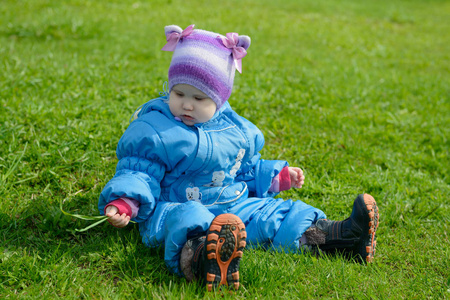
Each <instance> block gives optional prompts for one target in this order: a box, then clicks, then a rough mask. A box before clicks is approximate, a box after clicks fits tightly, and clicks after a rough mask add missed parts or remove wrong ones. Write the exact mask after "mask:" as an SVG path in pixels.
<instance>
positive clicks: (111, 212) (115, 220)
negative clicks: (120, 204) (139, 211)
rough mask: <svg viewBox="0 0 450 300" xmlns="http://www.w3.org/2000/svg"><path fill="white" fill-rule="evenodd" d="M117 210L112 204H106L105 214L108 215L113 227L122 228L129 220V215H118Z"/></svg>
mask: <svg viewBox="0 0 450 300" xmlns="http://www.w3.org/2000/svg"><path fill="white" fill-rule="evenodd" d="M118 211H119V210H118V209H117V207H115V206H114V205H111V206H108V207H107V208H106V216H107V217H108V222H109V223H111V225H112V226H114V227H119V228H123V227H125V226H127V225H128V223H129V222H130V219H131V218H130V217H129V216H127V214H125V213H124V214H122V215H119V214H118V213H117V212H118Z"/></svg>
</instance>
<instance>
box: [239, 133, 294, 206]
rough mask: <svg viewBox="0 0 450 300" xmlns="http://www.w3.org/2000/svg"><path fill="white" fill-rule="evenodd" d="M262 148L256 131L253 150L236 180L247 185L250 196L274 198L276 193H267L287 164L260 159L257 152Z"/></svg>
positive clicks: (281, 161) (261, 140) (260, 134)
mask: <svg viewBox="0 0 450 300" xmlns="http://www.w3.org/2000/svg"><path fill="white" fill-rule="evenodd" d="M263 146H264V136H263V134H262V133H261V132H260V131H259V130H258V133H257V134H256V137H255V139H254V147H252V148H253V149H254V150H253V151H252V152H253V153H251V154H250V155H251V158H250V159H249V161H247V162H246V163H244V164H243V166H241V168H240V170H239V172H238V173H237V176H236V180H238V181H245V182H246V183H247V186H248V189H249V192H250V196H251V197H258V198H265V197H274V196H276V195H277V194H278V193H277V192H269V189H270V186H271V185H272V179H273V178H274V177H276V176H277V175H278V174H279V173H280V171H281V170H282V169H283V168H284V167H286V166H288V163H287V162H286V161H283V160H264V159H261V154H260V153H259V151H261V150H262V148H263Z"/></svg>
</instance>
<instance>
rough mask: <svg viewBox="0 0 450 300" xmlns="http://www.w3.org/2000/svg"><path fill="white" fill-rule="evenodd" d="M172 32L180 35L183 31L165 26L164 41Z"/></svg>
mask: <svg viewBox="0 0 450 300" xmlns="http://www.w3.org/2000/svg"><path fill="white" fill-rule="evenodd" d="M174 32H177V33H180V34H181V33H182V32H183V29H181V27H180V26H177V25H167V26H166V27H164V33H165V34H166V39H167V38H169V35H170V34H171V33H174Z"/></svg>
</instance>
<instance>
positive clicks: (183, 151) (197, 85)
mask: <svg viewBox="0 0 450 300" xmlns="http://www.w3.org/2000/svg"><path fill="white" fill-rule="evenodd" d="M165 34H166V38H167V44H166V45H165V46H164V48H163V49H162V50H165V51H174V54H173V57H172V61H171V64H170V67H169V86H168V89H169V90H168V93H166V94H165V95H164V96H162V97H159V98H157V99H154V100H151V101H149V102H147V103H146V104H144V105H143V106H142V108H141V109H140V111H138V113H137V115H136V116H137V119H135V120H134V121H133V122H132V123H131V124H130V126H129V127H128V128H127V130H126V131H125V133H124V134H123V136H122V138H121V139H120V141H119V144H118V146H117V157H118V159H119V162H118V164H117V169H116V174H115V176H114V177H113V178H112V179H111V180H110V181H109V182H108V184H107V185H106V186H105V188H104V189H103V191H102V192H101V195H100V199H99V205H98V206H99V210H100V212H101V213H102V214H106V216H108V217H109V222H110V223H111V224H112V225H113V226H116V227H124V226H126V225H127V224H128V222H129V221H130V220H133V221H136V222H137V223H139V230H140V233H141V236H142V241H143V242H144V244H146V245H147V246H149V247H158V246H161V245H164V251H165V252H164V258H165V262H166V265H167V266H168V268H169V269H170V271H172V272H174V273H176V274H178V275H180V276H185V277H186V279H187V280H188V281H191V280H194V279H200V280H202V282H204V284H205V285H206V287H207V290H209V291H211V290H213V289H215V288H217V287H221V286H228V287H230V288H232V289H238V288H239V262H240V260H241V258H242V255H243V250H244V248H245V247H246V245H249V246H251V245H260V246H262V247H264V248H266V249H274V250H276V251H292V252H303V251H306V250H308V249H313V248H319V249H321V250H323V251H336V250H340V251H341V252H343V253H344V254H345V255H349V256H351V257H355V258H356V259H358V260H360V261H361V262H370V261H372V258H373V255H374V253H375V244H376V241H375V232H376V229H377V226H378V222H379V219H378V210H377V206H376V203H375V200H374V199H373V197H372V196H370V195H368V194H361V195H358V196H357V197H356V200H355V202H354V204H353V211H352V213H351V215H350V217H349V218H347V219H346V220H344V221H339V222H336V221H330V220H327V219H325V218H326V216H325V214H324V213H323V212H322V211H321V210H319V209H317V208H314V207H312V206H310V205H308V204H306V203H304V202H302V201H300V200H297V201H292V200H287V201H286V200H282V199H275V198H274V197H275V196H276V195H277V194H278V193H279V192H281V191H284V190H288V189H290V188H301V187H302V185H303V183H304V180H305V176H304V174H303V171H302V170H301V169H300V168H297V167H290V166H288V163H287V162H286V161H281V160H264V159H261V155H260V154H259V151H260V150H261V149H262V147H263V145H264V137H263V135H262V133H261V131H260V130H259V129H258V128H257V127H256V126H255V125H254V124H252V123H251V122H249V121H248V120H246V119H245V118H243V117H241V116H239V115H238V114H237V113H236V112H234V111H233V110H232V108H231V107H230V105H229V104H228V102H227V100H228V98H229V97H230V94H231V91H232V88H233V81H234V75H235V70H238V71H239V72H241V71H242V70H241V69H242V66H241V61H242V58H244V57H245V56H246V54H247V50H248V48H249V47H250V38H249V37H248V36H244V35H238V34H237V33H227V34H226V35H225V36H223V35H220V34H217V33H214V32H209V31H204V30H198V29H194V25H191V26H188V27H187V28H186V29H185V30H182V29H181V28H180V27H178V26H175V25H172V26H166V27H165Z"/></svg>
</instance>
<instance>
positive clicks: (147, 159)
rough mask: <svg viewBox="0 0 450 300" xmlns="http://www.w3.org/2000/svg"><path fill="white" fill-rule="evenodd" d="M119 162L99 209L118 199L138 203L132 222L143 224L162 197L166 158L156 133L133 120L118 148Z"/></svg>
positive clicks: (101, 199) (138, 121)
mask: <svg viewBox="0 0 450 300" xmlns="http://www.w3.org/2000/svg"><path fill="white" fill-rule="evenodd" d="M117 157H118V159H119V162H118V164H117V168H116V174H115V175H114V177H113V178H112V179H111V180H110V181H109V182H108V183H107V184H106V186H105V188H104V189H103V191H102V192H101V194H100V199H99V203H98V208H99V211H100V213H101V214H104V208H105V206H106V205H107V204H108V203H110V202H111V201H113V200H116V199H119V198H124V197H125V198H130V199H134V200H136V201H138V202H139V211H138V214H137V216H136V217H135V218H133V221H136V222H143V221H145V220H146V219H147V218H148V217H149V216H150V215H151V214H152V212H153V210H154V208H155V204H156V203H155V202H156V199H158V198H159V195H160V193H161V186H160V183H161V180H162V179H163V177H164V174H165V170H166V168H167V163H168V156H167V153H166V150H165V147H164V145H163V143H162V141H161V138H160V137H159V135H158V133H157V132H156V130H155V129H154V128H153V127H152V126H151V125H150V124H148V123H146V122H144V121H140V120H136V121H134V122H133V123H131V124H130V126H129V127H128V128H127V130H126V131H125V133H124V135H123V136H122V138H121V139H120V141H119V144H118V146H117Z"/></svg>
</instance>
